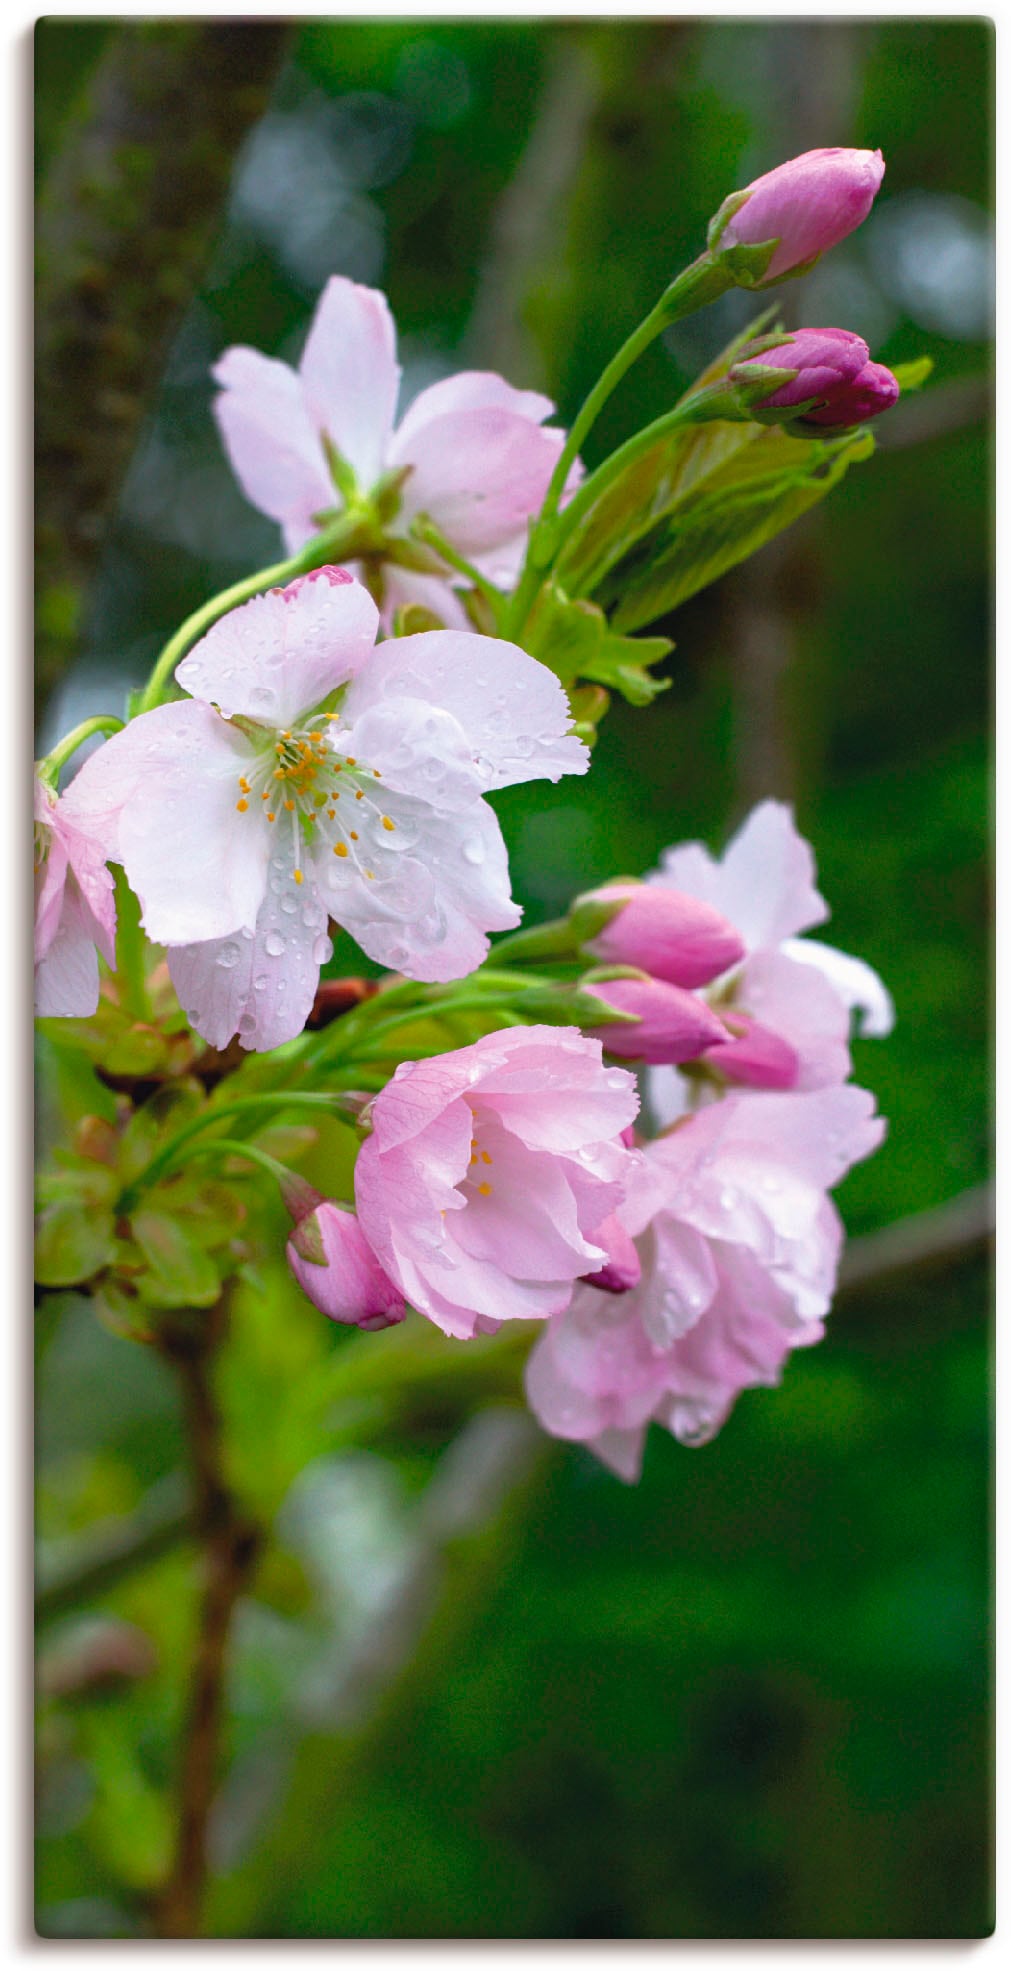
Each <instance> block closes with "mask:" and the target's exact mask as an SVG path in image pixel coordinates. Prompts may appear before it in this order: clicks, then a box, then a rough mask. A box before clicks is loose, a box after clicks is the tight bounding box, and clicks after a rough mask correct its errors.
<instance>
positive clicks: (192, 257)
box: [35, 19, 288, 691]
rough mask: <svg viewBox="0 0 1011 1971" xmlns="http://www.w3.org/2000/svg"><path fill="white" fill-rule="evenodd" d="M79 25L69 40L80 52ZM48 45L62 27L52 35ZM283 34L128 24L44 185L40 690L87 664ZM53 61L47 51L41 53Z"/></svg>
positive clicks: (39, 270)
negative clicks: (125, 512)
mask: <svg viewBox="0 0 1011 1971" xmlns="http://www.w3.org/2000/svg"><path fill="white" fill-rule="evenodd" d="M76 25H77V24H76V23H74V22H72V21H67V22H65V23H64V24H63V26H62V28H61V30H60V31H61V33H63V34H64V35H67V36H71V35H73V34H74V32H75V28H76ZM47 30H48V32H49V34H50V35H52V33H53V32H54V31H55V28H54V24H53V22H52V21H50V22H49V23H48V24H47ZM287 32H288V30H287V27H286V24H285V23H284V22H280V21H269V20H260V21H248V20H241V19H236V20H199V19H195V20H166V19H162V20H158V19H154V20H139V21H126V22H120V23H119V24H118V25H117V27H116V29H115V31H114V33H113V34H112V35H111V37H110V39H109V41H108V43H107V44H106V47H105V49H104V51H103V53H102V55H101V57H100V59H99V61H98V63H97V65H96V67H95V70H94V73H93V75H92V77H91V78H90V79H89V82H88V84H87V85H86V89H85V95H84V101H83V104H82V107H81V109H80V111H79V113H78V115H77V116H76V117H75V119H74V120H73V123H72V126H71V128H70V131H69V133H68V135H67V136H66V138H65V140H64V142H63V144H62V147H61V148H60V150H59V151H58V153H57V155H56V157H55V158H54V160H53V163H52V165H51V166H50V169H49V171H48V174H47V177H46V180H45V183H44V185H43V187H42V190H41V193H40V197H39V204H38V214H37V225H36V274H37V337H36V357H35V397H36V603H37V613H36V625H37V681H38V686H39V689H40V691H44V690H46V689H48V688H49V687H50V686H51V685H52V683H53V682H54V681H55V679H56V677H57V676H58V675H59V673H60V671H61V670H62V669H63V667H64V666H65V665H66V663H67V662H68V661H69V659H70V657H71V656H72V655H73V654H74V652H75V650H76V648H77V644H78V640H79V634H80V627H81V618H82V613H83V610H84V607H85V601H86V596H87V591H88V586H89V584H90V582H91V579H92V577H93V575H94V573H95V570H96V568H97V565H98V560H99V556H100V553H101V549H102V544H103V540H104V537H105V533H106V530H107V527H108V524H109V520H110V518H111V515H112V512H113V509H114V505H115V501H116V498H117V495H118V492H119V488H120V486H121V484H122V481H123V477H124V474H125V472H126V468H127V465H128V463H129V460H130V455H131V453H132V451H133V448H134V444H135V441H136V438H137V433H138V430H139V426H140V422H141V418H142V416H143V415H144V413H145V411H146V409H147V406H148V403H149V401H150V398H151V395H152V393H153V391H154V388H155V385H156V383H157V381H158V378H159V376H160V374H161V371H162V368H163V366H164V360H165V355H166V351H167V349H168V345H169V342H170V340H171V338H172V335H173V334H174V332H175V329H176V327H177V325H178V322H179V320H180V318H181V315H182V312H183V310H184V308H185V307H186V305H187V303H188V302H189V300H190V297H191V295H192V292H193V288H194V285H195V282H196V280H197V278H198V275H199V273H200V270H201V268H202V266H203V264H204V261H205V258H206V255H207V251H208V247H209V243H210V240H211V238H212V234H213V229H214V226H215V225H216V223H217V221H218V218H219V213H220V208H221V204H222V200H223V198H224V195H225V192H226V190H227V186H228V182H229V178H230V175H231V169H232V163H233V160H234V157H235V152H236V150H237V148H238V145H239V143H240V142H241V140H242V138H243V137H244V135H245V133H246V131H247V130H248V129H249V127H250V125H251V123H252V122H253V121H254V120H255V118H256V117H257V116H258V115H259V114H260V113H261V112H262V110H263V108H264V107H265V104H266V99H267V92H268V89H269V86H270V83H271V82H272V80H273V77H274V74H275V72H276V69H277V66H278V63H279V60H280V57H281V54H282V52H283V49H284V46H285V39H286V35H287ZM40 57H41V50H40Z"/></svg>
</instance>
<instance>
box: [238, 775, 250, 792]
mask: <svg viewBox="0 0 1011 1971" xmlns="http://www.w3.org/2000/svg"><path fill="white" fill-rule="evenodd" d="M239 787H240V789H241V791H242V793H243V794H248V792H249V782H248V780H247V779H246V777H245V775H244V774H241V773H240V775H239Z"/></svg>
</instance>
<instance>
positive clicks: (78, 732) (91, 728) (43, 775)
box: [39, 713, 123, 787]
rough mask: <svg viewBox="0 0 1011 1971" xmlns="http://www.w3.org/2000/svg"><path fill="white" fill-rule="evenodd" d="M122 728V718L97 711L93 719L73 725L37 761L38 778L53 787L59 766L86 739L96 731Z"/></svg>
mask: <svg viewBox="0 0 1011 1971" xmlns="http://www.w3.org/2000/svg"><path fill="white" fill-rule="evenodd" d="M122 730H123V721H122V719H116V718H113V717H112V715H111V713H99V714H96V716H95V717H94V718H93V719H84V720H83V721H82V723H81V724H80V725H75V727H74V729H73V732H68V733H67V735H66V738H65V739H61V740H60V741H59V743H58V744H57V745H56V746H54V747H53V750H52V752H51V753H47V754H46V757H45V759H44V760H40V761H39V778H40V780H44V781H46V783H47V784H48V785H49V786H50V787H55V786H56V783H57V781H58V779H59V777H60V769H61V767H64V766H66V764H67V761H68V760H69V759H70V757H71V755H72V754H74V753H76V751H77V749H78V747H79V746H83V745H84V742H85V740H86V739H91V738H92V737H93V736H94V734H95V733H96V732H122Z"/></svg>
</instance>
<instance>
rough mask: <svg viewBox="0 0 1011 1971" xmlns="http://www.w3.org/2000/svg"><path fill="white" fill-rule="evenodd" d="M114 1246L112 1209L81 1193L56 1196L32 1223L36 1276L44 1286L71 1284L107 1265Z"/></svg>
mask: <svg viewBox="0 0 1011 1971" xmlns="http://www.w3.org/2000/svg"><path fill="white" fill-rule="evenodd" d="M114 1250H115V1236H114V1228H113V1218H112V1213H111V1211H107V1210H103V1209H102V1208H101V1207H99V1206H96V1205H95V1203H94V1202H93V1201H91V1200H89V1199H87V1198H85V1197H82V1196H81V1195H80V1194H78V1195H76V1196H71V1197H58V1198H55V1199H54V1200H53V1202H52V1203H51V1204H47V1205H46V1207H45V1209H44V1210H43V1211H41V1212H40V1213H39V1216H38V1218H37V1220H36V1227H35V1278H36V1279H37V1280H38V1282H39V1285H40V1286H43V1287H73V1286H78V1285H80V1284H81V1282H82V1281H84V1280H90V1279H91V1278H92V1277H93V1275H94V1274H96V1273H99V1272H101V1270H102V1268H103V1266H106V1265H108V1263H109V1260H110V1259H111V1258H112V1255H113V1252H114Z"/></svg>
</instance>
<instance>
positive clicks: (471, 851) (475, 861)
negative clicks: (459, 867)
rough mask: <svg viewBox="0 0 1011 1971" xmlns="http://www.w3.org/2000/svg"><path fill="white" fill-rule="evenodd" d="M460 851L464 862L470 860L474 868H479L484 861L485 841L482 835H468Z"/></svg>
mask: <svg viewBox="0 0 1011 1971" xmlns="http://www.w3.org/2000/svg"><path fill="white" fill-rule="evenodd" d="M460 853H461V854H462V856H463V859H464V862H469V863H470V865H471V867H472V868H473V869H477V868H479V867H480V865H481V863H482V862H483V861H484V843H483V842H482V840H481V838H480V836H479V835H468V837H467V840H466V841H465V842H464V844H463V848H462V849H461V851H460Z"/></svg>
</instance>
